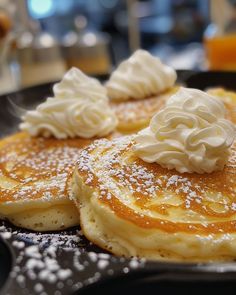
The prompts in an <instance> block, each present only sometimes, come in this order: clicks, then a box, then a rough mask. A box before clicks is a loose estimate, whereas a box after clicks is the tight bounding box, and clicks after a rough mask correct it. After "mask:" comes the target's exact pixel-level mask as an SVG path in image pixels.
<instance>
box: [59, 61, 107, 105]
mask: <svg viewBox="0 0 236 295" xmlns="http://www.w3.org/2000/svg"><path fill="white" fill-rule="evenodd" d="M53 92H54V96H55V97H56V98H68V97H70V98H71V97H74V98H88V99H90V100H92V101H97V100H100V99H102V100H103V99H104V98H106V97H107V90H106V87H104V86H103V85H102V84H101V83H100V82H99V81H98V80H97V79H95V78H91V77H88V76H87V75H85V74H84V73H83V72H81V71H80V70H79V69H77V68H74V67H73V68H71V69H70V70H69V71H68V72H67V73H66V74H65V75H64V77H63V79H62V81H60V82H59V83H57V84H55V85H54V87H53Z"/></svg>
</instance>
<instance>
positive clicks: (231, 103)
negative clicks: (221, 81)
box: [207, 87, 236, 124]
mask: <svg viewBox="0 0 236 295" xmlns="http://www.w3.org/2000/svg"><path fill="white" fill-rule="evenodd" d="M207 93H208V94H210V95H213V96H216V97H218V98H220V99H221V100H222V101H223V102H224V105H225V107H226V109H227V118H228V119H229V120H231V121H232V122H233V123H235V124H236V93H235V92H233V91H229V90H226V89H224V88H221V87H217V88H210V89H208V91H207Z"/></svg>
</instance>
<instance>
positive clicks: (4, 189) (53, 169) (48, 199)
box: [0, 132, 92, 231]
mask: <svg viewBox="0 0 236 295" xmlns="http://www.w3.org/2000/svg"><path fill="white" fill-rule="evenodd" d="M91 142H92V140H86V139H78V138H77V139H66V140H58V139H55V138H43V137H30V136H29V135H28V134H27V133H24V132H19V133H16V134H14V135H11V136H9V137H6V138H4V139H2V140H1V141H0V217H1V218H4V219H8V220H9V221H11V222H12V223H13V224H15V225H17V226H20V227H23V228H28V229H32V230H39V231H46V230H60V229H64V228H67V227H70V226H74V225H78V224H79V219H78V211H77V210H76V208H75V206H74V204H73V202H72V201H71V200H70V199H69V197H68V191H69V187H68V181H69V179H70V177H71V174H72V171H73V168H74V163H75V162H76V160H77V158H78V154H79V151H80V149H81V148H82V147H85V146H86V145H88V144H89V143H91Z"/></svg>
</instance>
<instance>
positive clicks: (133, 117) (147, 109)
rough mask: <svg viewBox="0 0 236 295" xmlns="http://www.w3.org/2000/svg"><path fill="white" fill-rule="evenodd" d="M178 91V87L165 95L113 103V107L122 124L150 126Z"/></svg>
mask: <svg viewBox="0 0 236 295" xmlns="http://www.w3.org/2000/svg"><path fill="white" fill-rule="evenodd" d="M177 90H178V87H173V88H172V89H170V90H168V91H166V92H164V93H160V94H158V95H156V96H152V97H149V98H145V99H141V100H128V101H118V102H111V107H112V109H113V110H114V112H115V114H116V116H117V118H118V120H119V123H120V124H123V125H129V124H133V123H134V124H135V123H137V122H139V121H147V124H148V123H149V121H150V119H151V118H152V116H153V115H154V114H155V113H156V112H158V111H159V110H160V109H161V108H162V107H163V106H164V104H165V102H166V100H167V99H168V98H169V97H170V96H171V95H172V94H174V93H175V92H176V91H177ZM147 124H146V125H147ZM127 128H128V126H127Z"/></svg>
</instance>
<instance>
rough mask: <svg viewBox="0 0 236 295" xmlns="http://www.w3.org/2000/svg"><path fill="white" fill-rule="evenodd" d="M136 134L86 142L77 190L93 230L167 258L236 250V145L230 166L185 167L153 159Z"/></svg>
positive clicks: (225, 255)
mask: <svg viewBox="0 0 236 295" xmlns="http://www.w3.org/2000/svg"><path fill="white" fill-rule="evenodd" d="M132 138H133V137H132V136H125V137H122V138H119V139H115V140H112V141H109V140H99V141H95V142H94V143H92V144H91V145H90V146H88V147H87V148H85V149H83V150H82V152H81V153H80V156H79V157H78V162H77V167H76V169H75V171H74V174H73V179H72V198H73V199H74V201H75V202H76V204H77V206H78V208H79V211H80V223H81V227H82V230H83V232H84V234H85V236H86V237H87V238H88V239H89V240H90V241H92V242H93V243H95V244H97V245H98V246H100V247H102V248H104V249H106V250H108V251H110V252H112V253H113V254H115V255H124V256H127V257H131V256H139V257H145V258H148V259H154V260H167V261H186V262H190V261H191V262H192V261H208V262H209V261H230V260H233V259H235V258H236V178H235V175H236V145H234V146H232V147H231V150H230V151H231V155H230V157H229V160H228V163H227V165H226V166H225V168H224V170H223V171H220V172H213V173H210V174H196V173H191V174H189V173H184V174H181V173H178V172H176V171H175V170H167V169H165V168H161V166H160V165H158V164H156V163H153V164H150V163H146V162H144V161H142V160H141V159H139V158H137V157H136V156H135V154H134V153H133V151H132V148H133V145H134V142H133V140H132Z"/></svg>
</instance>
